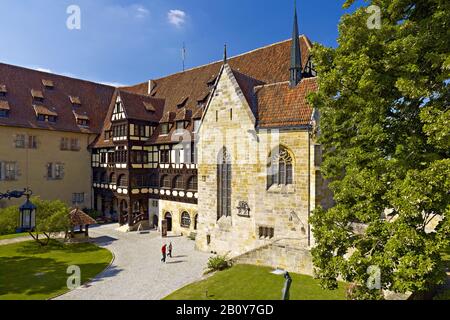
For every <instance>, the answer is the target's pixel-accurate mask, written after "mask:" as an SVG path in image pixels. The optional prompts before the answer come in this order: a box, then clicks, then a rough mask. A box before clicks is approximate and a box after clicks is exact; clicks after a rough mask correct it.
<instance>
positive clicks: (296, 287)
mask: <svg viewBox="0 0 450 320" xmlns="http://www.w3.org/2000/svg"><path fill="white" fill-rule="evenodd" d="M272 270H273V269H271V268H266V267H257V266H250V265H236V266H234V267H232V268H231V269H228V270H225V271H221V272H218V273H216V274H214V275H213V276H211V277H210V278H208V279H206V280H203V281H200V282H196V283H193V284H190V285H188V286H186V287H184V288H182V289H180V290H178V291H175V292H174V293H172V294H170V295H169V296H167V297H166V298H164V300H280V299H281V294H282V290H283V286H284V277H283V276H278V275H274V274H271V273H270V272H271V271H272ZM291 277H292V279H293V282H292V286H291V300H345V284H344V283H340V284H339V289H337V290H335V291H328V290H323V289H321V288H320V286H319V282H318V280H315V279H313V278H312V277H309V276H305V275H300V274H294V273H291ZM206 291H208V297H206Z"/></svg>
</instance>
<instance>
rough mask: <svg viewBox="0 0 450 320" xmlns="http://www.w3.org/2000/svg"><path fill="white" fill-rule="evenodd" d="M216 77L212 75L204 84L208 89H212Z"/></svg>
mask: <svg viewBox="0 0 450 320" xmlns="http://www.w3.org/2000/svg"><path fill="white" fill-rule="evenodd" d="M216 80H217V76H216V75H215V74H214V75H212V76H211V78H209V80H208V81H207V82H206V84H207V85H208V88H209V89H212V88H214V85H215V84H216Z"/></svg>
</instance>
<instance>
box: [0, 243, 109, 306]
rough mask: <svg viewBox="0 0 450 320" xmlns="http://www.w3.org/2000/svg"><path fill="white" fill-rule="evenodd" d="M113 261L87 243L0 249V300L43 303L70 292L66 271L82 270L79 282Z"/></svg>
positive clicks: (18, 245) (86, 279)
mask: <svg viewBox="0 0 450 320" xmlns="http://www.w3.org/2000/svg"><path fill="white" fill-rule="evenodd" d="M111 260H112V254H111V252H109V251H108V250H106V249H102V248H99V247H97V246H96V245H93V244H90V243H83V244H69V245H64V244H61V243H59V242H57V241H52V242H51V243H50V245H49V246H47V247H41V246H39V245H38V244H37V243H36V242H34V241H27V242H21V243H15V244H9V245H3V246H0V300H43V299H49V298H52V297H55V296H57V295H59V294H62V293H65V292H67V291H69V289H68V288H67V285H66V283H67V278H68V276H69V275H68V274H67V273H66V271H67V268H68V267H69V266H72V265H77V266H79V267H80V269H81V282H82V283H85V282H86V281H88V280H90V279H92V278H93V277H94V276H96V275H97V274H99V273H100V272H102V271H103V270H104V269H105V268H106V267H107V266H108V264H109V263H110V262H111Z"/></svg>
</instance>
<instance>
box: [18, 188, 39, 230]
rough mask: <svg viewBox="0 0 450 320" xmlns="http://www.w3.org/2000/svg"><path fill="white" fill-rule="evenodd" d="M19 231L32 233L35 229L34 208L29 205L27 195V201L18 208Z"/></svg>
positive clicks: (28, 196)
mask: <svg viewBox="0 0 450 320" xmlns="http://www.w3.org/2000/svg"><path fill="white" fill-rule="evenodd" d="M19 211H20V226H19V227H20V230H21V231H22V232H25V231H32V230H33V229H34V228H35V227H36V206H35V205H34V204H33V203H31V201H30V195H29V194H27V201H26V202H25V203H24V204H23V205H21V206H20V208H19Z"/></svg>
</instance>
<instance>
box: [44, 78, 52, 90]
mask: <svg viewBox="0 0 450 320" xmlns="http://www.w3.org/2000/svg"><path fill="white" fill-rule="evenodd" d="M42 84H43V85H44V87H45V88H47V89H53V88H54V84H53V81H52V80H45V79H42Z"/></svg>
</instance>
